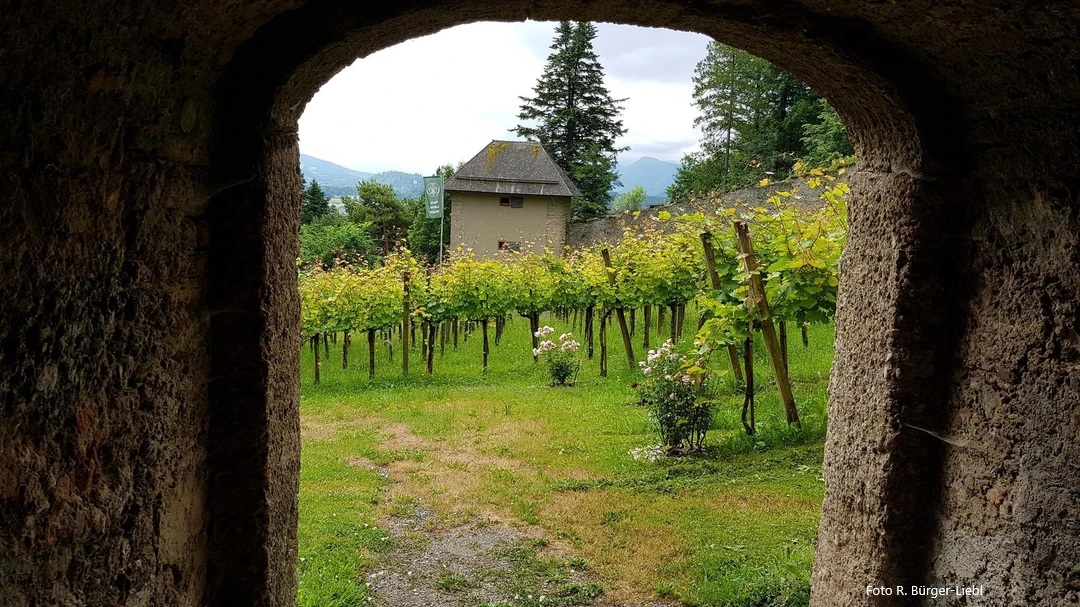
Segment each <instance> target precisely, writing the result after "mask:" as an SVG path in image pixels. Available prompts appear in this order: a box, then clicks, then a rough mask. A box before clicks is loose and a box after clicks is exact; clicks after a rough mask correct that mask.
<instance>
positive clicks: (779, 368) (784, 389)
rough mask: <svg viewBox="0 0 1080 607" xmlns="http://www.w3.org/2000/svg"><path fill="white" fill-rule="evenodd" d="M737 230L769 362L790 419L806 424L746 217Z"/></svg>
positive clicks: (751, 302) (737, 224)
mask: <svg viewBox="0 0 1080 607" xmlns="http://www.w3.org/2000/svg"><path fill="white" fill-rule="evenodd" d="M735 234H736V235H737V236H738V238H739V250H740V251H741V252H742V258H743V264H744V267H745V268H746V271H747V272H748V273H749V274H750V302H749V304H750V305H751V306H753V307H755V308H756V309H757V316H758V321H759V323H760V325H761V336H762V338H763V339H764V341H765V349H766V351H767V352H768V354H769V366H770V367H772V372H773V376H774V377H776V386H777V388H778V389H779V391H780V401H781V402H782V403H783V404H784V412H785V413H787V422H788V423H789V424H795V426H796V427H798V428H802V422H800V421H799V412H798V410H796V409H795V397H794V396H793V395H792V394H791V383H790V382H789V381H788V374H787V369H785V368H784V359H783V355H782V353H781V350H780V340H779V339H778V338H777V336H776V326H775V325H774V324H773V320H772V315H771V314H770V313H769V302H768V301H766V300H765V285H764V284H763V283H762V282H761V274H760V272H759V269H760V265H759V264H758V262H757V258H755V257H754V248H753V246H752V245H751V244H750V230H749V228H748V227H747V225H746V222H745V221H736V222H735Z"/></svg>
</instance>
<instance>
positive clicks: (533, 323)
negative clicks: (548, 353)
mask: <svg viewBox="0 0 1080 607" xmlns="http://www.w3.org/2000/svg"><path fill="white" fill-rule="evenodd" d="M530 295H531V293H530ZM539 330H540V313H539V312H531V313H529V333H530V334H531V335H532V345H533V352H534V354H533V362H534V363H538V362H540V357H539V356H537V355H536V354H535V352H536V349H537V348H539V347H540V337H539V336H537V335H536V333H537V332H538V331H539Z"/></svg>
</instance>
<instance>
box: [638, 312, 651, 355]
mask: <svg viewBox="0 0 1080 607" xmlns="http://www.w3.org/2000/svg"><path fill="white" fill-rule="evenodd" d="M651 321H652V306H650V305H649V304H645V312H644V318H643V319H642V322H643V323H644V324H645V326H643V327H642V329H643V331H642V332H641V334H642V335H643V336H644V338H643V339H642V343H641V347H642V348H645V349H646V350H648V349H649V324H650V323H651Z"/></svg>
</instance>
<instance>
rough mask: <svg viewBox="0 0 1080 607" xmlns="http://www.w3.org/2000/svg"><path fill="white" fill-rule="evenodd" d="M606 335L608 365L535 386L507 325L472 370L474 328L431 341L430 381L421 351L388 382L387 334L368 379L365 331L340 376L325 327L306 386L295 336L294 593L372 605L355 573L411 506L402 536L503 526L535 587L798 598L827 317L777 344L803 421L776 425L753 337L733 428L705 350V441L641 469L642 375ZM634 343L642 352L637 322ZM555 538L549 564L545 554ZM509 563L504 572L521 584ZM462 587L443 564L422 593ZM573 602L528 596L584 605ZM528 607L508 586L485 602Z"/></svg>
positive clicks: (720, 600)
mask: <svg viewBox="0 0 1080 607" xmlns="http://www.w3.org/2000/svg"><path fill="white" fill-rule="evenodd" d="M688 318H689V315H688ZM543 322H544V323H545V324H551V325H552V326H554V327H555V328H556V329H557V331H559V332H561V331H564V330H567V329H568V327H567V325H565V324H564V323H561V322H559V321H557V320H554V319H551V318H545V319H544V321H543ZM638 329H639V331H640V326H639V327H638ZM793 335H794V336H796V337H797V335H798V332H797V331H793ZM608 336H609V344H610V345H609V358H610V360H609V369H610V375H609V377H607V378H601V377H599V372H598V362H597V361H596V360H591V361H584V360H583V364H582V366H581V371H580V373H579V375H578V377H577V385H576V386H575V387H573V388H553V387H548V386H547V382H548V378H547V373H546V368H545V366H544V364H543V363H540V364H534V362H533V359H532V355H531V351H530V348H531V344H530V338H529V334H528V322H527V321H526V320H524V319H520V318H519V319H515V320H513V321H512V322H510V323H509V324H508V325H507V329H506V333H505V334H504V335H503V337H502V341H501V344H500V345H499V346H493V347H492V353H491V360H490V364H489V368H488V371H487V373H483V374H482V373H481V352H480V341H481V340H480V334H479V331H476V332H475V333H473V334H472V335H470V336H468V339H467V340H464V339H463V340H462V341H461V342H460V343H459V345H458V348H457V350H456V351H455V350H454V349H453V348H452V346H450V345H448V346H447V348H446V353H445V355H444V356H439V355H438V353H436V357H435V372H434V375H433V376H432V377H428V376H427V375H426V373H425V370H424V367H423V362H422V361H421V357H420V352H419V349H416V350H414V351H413V353H412V369H411V373H410V374H409V376H408V377H404V376H403V375H402V373H401V361H400V355H401V352H400V351H399V350H400V348H399V344H395V346H394V352H393V360H392V361H390V360H388V357H387V355H388V351H387V348H386V347H385V345H384V344H382V343H380V344H379V347H378V350H377V365H378V373H377V376H376V378H375V380H374V381H372V382H369V381H368V375H367V347H366V343H364V342H365V340H363V339H362V336H357V338H356V339H355V340H354V345H353V354H352V356H351V360H350V361H349V368H348V369H347V370H343V369H342V368H341V367H342V365H341V342H342V339H341V338H340V337H339V339H338V340H337V341H338V343H337V345H333V344H331V355H330V357H329V358H328V359H326V358H324V361H323V367H322V381H321V383H320V384H319V385H314V384H313V381H312V376H313V362H314V360H313V356H312V353H311V352H310V350H309V348H307V347H305V348H304V351H303V371H302V377H301V385H302V392H301V422H302V439H303V447H302V456H301V458H302V467H301V478H300V527H299V541H300V563H299V572H300V591H299V598H300V605H304V606H307V605H311V606H315V605H318V606H334V605H340V606H352V605H368V604H372V603H371V602H370V601H371V600H372V599H371V597H369V596H368V593H369V586H368V582H369V579H370V578H368V577H367V576H368V574H370V573H371V572H374V571H377V570H379V569H380V566H381V565H383V562H384V560H385V559H387V558H389V556H390V555H391V554H392V553H393V552H394V551H395V550H396V549H397V548H398V547H399V546H397V544H399V543H400V541H399V540H398V539H397V536H396V535H395V534H392V533H391V532H390V531H389V530H388V524H389V523H388V521H391V520H394V519H393V517H399V519H401V518H404V520H411V519H408V517H419V518H418V520H421V519H422V520H423V524H422V525H418V526H417V529H419V533H420V534H424V533H427V534H433V533H438V532H440V531H446V530H449V529H454V528H458V527H460V526H462V525H469V524H472V525H477V524H479V525H497V526H503V527H509V528H513V529H514V530H515V532H516V533H518V534H519V535H521V536H522V537H528V538H531V542H530V543H529V544H527V545H526V544H522V546H519V547H518V548H519V549H520V550H524V551H525V553H528V554H525V553H522V554H520V555H518V556H520V557H521V558H520V559H518V560H516V561H514V562H515V563H523V564H522V565H521V566H522V567H525V568H527V569H528V571H534V572H535V571H540V572H542V573H538V574H537V575H538V576H539V577H543V576H545V575H546V576H549V577H551V576H554V577H553V579H555V578H558V576H562V575H564V574H565V570H568V569H567V568H570V569H572V568H575V567H576V568H579V569H587V570H588V572H589V575H590V576H591V578H590V579H591V580H592V581H591V582H590V584H591V586H590V588H594V589H602V590H603V595H602V596H603V600H605V601H607V602H608V603H614V604H620V603H622V604H630V603H635V602H641V601H646V600H662V599H669V600H671V601H672V603H673V604H679V602H680V601H681V602H682V603H684V604H686V605H710V606H728V605H731V606H735V605H739V606H743V605H746V606H751V605H753V606H766V605H768V606H773V605H785V606H786V605H805V604H806V603H807V601H808V596H809V580H810V568H811V562H812V558H813V554H814V543H815V538H816V535H817V527H818V520H819V516H820V509H821V501H822V497H823V493H824V486H823V483H822V480H821V460H822V445H823V441H824V436H825V409H826V395H827V384H828V373H829V367H830V365H831V362H832V352H833V341H832V326H831V325H829V326H820V327H811V328H810V331H809V337H810V339H809V342H810V345H809V347H808V348H804V347H803V346H802V345H801V344H800V343H799V340H798V339H797V338H796V339H794V340H793V343H792V346H791V354H790V372H791V377H792V381H793V385H794V392H795V396H796V401H797V404H798V408H799V412H800V415H801V417H802V420H803V429H802V430H796V429H795V428H791V427H788V426H787V424H786V422H785V421H784V416H783V411H782V409H781V406H780V404H779V402H778V399H777V394H776V390H775V384H774V383H773V382H772V377H771V374H770V373H769V369H768V362H767V360H766V359H765V358H764V356H763V353H764V350H763V348H761V347H760V344H759V347H758V348H756V350H755V351H756V353H758V354H760V356H758V357H757V360H756V362H755V369H756V371H757V374H756V384H757V387H758V391H757V393H756V399H757V426H758V434H757V435H756V436H754V437H748V436H746V435H745V434H744V433H743V430H742V426H741V423H740V421H739V412H740V408H741V404H742V392H741V389H736V387H735V385H734V383H733V382H732V381H731V379H730V373H729V371H728V370H726V369H725V367H726V365H725V364H722V363H724V362H725V361H726V357H724V358H723V359H722V358H721V357H717V358H716V359H715V360H714V361H713V365H712V366H714V367H716V371H717V376H716V381H718V382H720V384H721V389H720V390H719V392H720V396H719V397H718V398H717V401H716V409H717V416H716V420H715V422H714V424H713V429H712V430H711V431H710V433H709V437H708V441H707V445H708V453H707V454H705V455H700V456H690V457H682V458H666V459H662V460H661V461H656V462H648V461H637V460H635V459H634V458H633V457H632V456H631V455H630V454H629V451H630V450H631V449H634V448H638V447H644V446H649V445H655V444H657V442H658V439H657V437H656V434H655V432H654V430H653V427H652V426H651V423H650V421H649V418H648V417H647V415H646V411H645V410H644V409H643V408H641V407H640V406H637V405H636V404H635V401H636V398H635V391H634V389H633V388H632V387H631V382H633V381H635V380H637V379H640V377H639V374H638V373H637V372H636V371H632V370H631V369H630V368H629V366H628V365H627V364H626V360H625V355H624V354H623V347H622V343H621V339H620V338H619V332H618V330H617V325H616V326H615V327H612V328H609V331H608ZM634 342H635V348H636V350H635V354H636V355H637V357H638V358H644V351H643V350H642V348H641V335H640V334H638V335H636V336H635V337H634ZM653 343H654V344H655V343H656V339H655V337H654V338H653ZM582 359H584V352H582ZM635 368H636V365H635ZM534 549H535V550H534ZM553 550H554V551H555V554H557V555H560V556H559V559H561V560H558V559H555V560H552V559H553V558H554V557H551V556H550V554H551V552H552V551H553ZM556 561H558V562H556ZM530 563H531V564H532V565H530ZM536 563H546V565H545V566H543V567H541V566H539V565H536ZM552 563H555V564H552ZM559 563H561V565H560V564H559ZM534 565H535V566H534ZM522 571H525V569H522ZM522 571H519V572H518V573H516V574H515V575H514V579H516V580H519V581H521V580H529V579H532V578H530V577H529V576H528V575H525V573H522ZM448 575H449V574H448ZM558 579H561V578H558ZM543 581H544V580H537V582H536V583H537V584H541V583H542V582H543ZM549 581H550V580H549ZM470 583H471V582H470V580H468V579H458V578H457V577H454V576H448V577H446V578H445V579H440V582H439V588H440V589H441V591H444V592H446V593H448V594H453V593H454V592H455V591H456V589H457V588H459V587H467V586H468V584H470ZM522 583H524V582H522ZM538 587H539V586H538ZM591 594H595V592H593V593H591ZM568 596H569V595H568ZM574 596H575V597H577V598H573V599H571V598H567V599H565V600H563V599H559V600H563V602H562V603H551V600H552V599H547V600H548V603H540V604H588V601H589V600H590V598H589V597H586V596H585V594H575V595H574ZM590 596H591V595H590ZM535 601H536V599H535V598H534V597H532V596H530V593H528V592H525V591H524V590H523V591H522V593H519V596H518V597H517V598H516V599H514V598H511V599H508V600H507V601H505V602H502V603H499V604H500V605H515V606H520V607H525V606H528V605H533V604H536V603H535Z"/></svg>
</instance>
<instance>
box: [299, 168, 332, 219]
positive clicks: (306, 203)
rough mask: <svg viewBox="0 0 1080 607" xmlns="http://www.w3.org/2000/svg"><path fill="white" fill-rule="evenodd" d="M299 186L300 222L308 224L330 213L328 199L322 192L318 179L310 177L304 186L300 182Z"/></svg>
mask: <svg viewBox="0 0 1080 607" xmlns="http://www.w3.org/2000/svg"><path fill="white" fill-rule="evenodd" d="M301 188H302V191H301V196H300V198H301V206H300V223H301V224H309V223H311V222H313V221H315V220H316V219H318V218H320V217H322V216H324V215H327V214H329V213H330V199H329V198H327V197H326V194H324V193H323V191H322V188H321V187H320V186H319V182H318V181H316V180H314V179H312V180H311V183H310V184H309V185H306V186H305V185H303V182H301Z"/></svg>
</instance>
